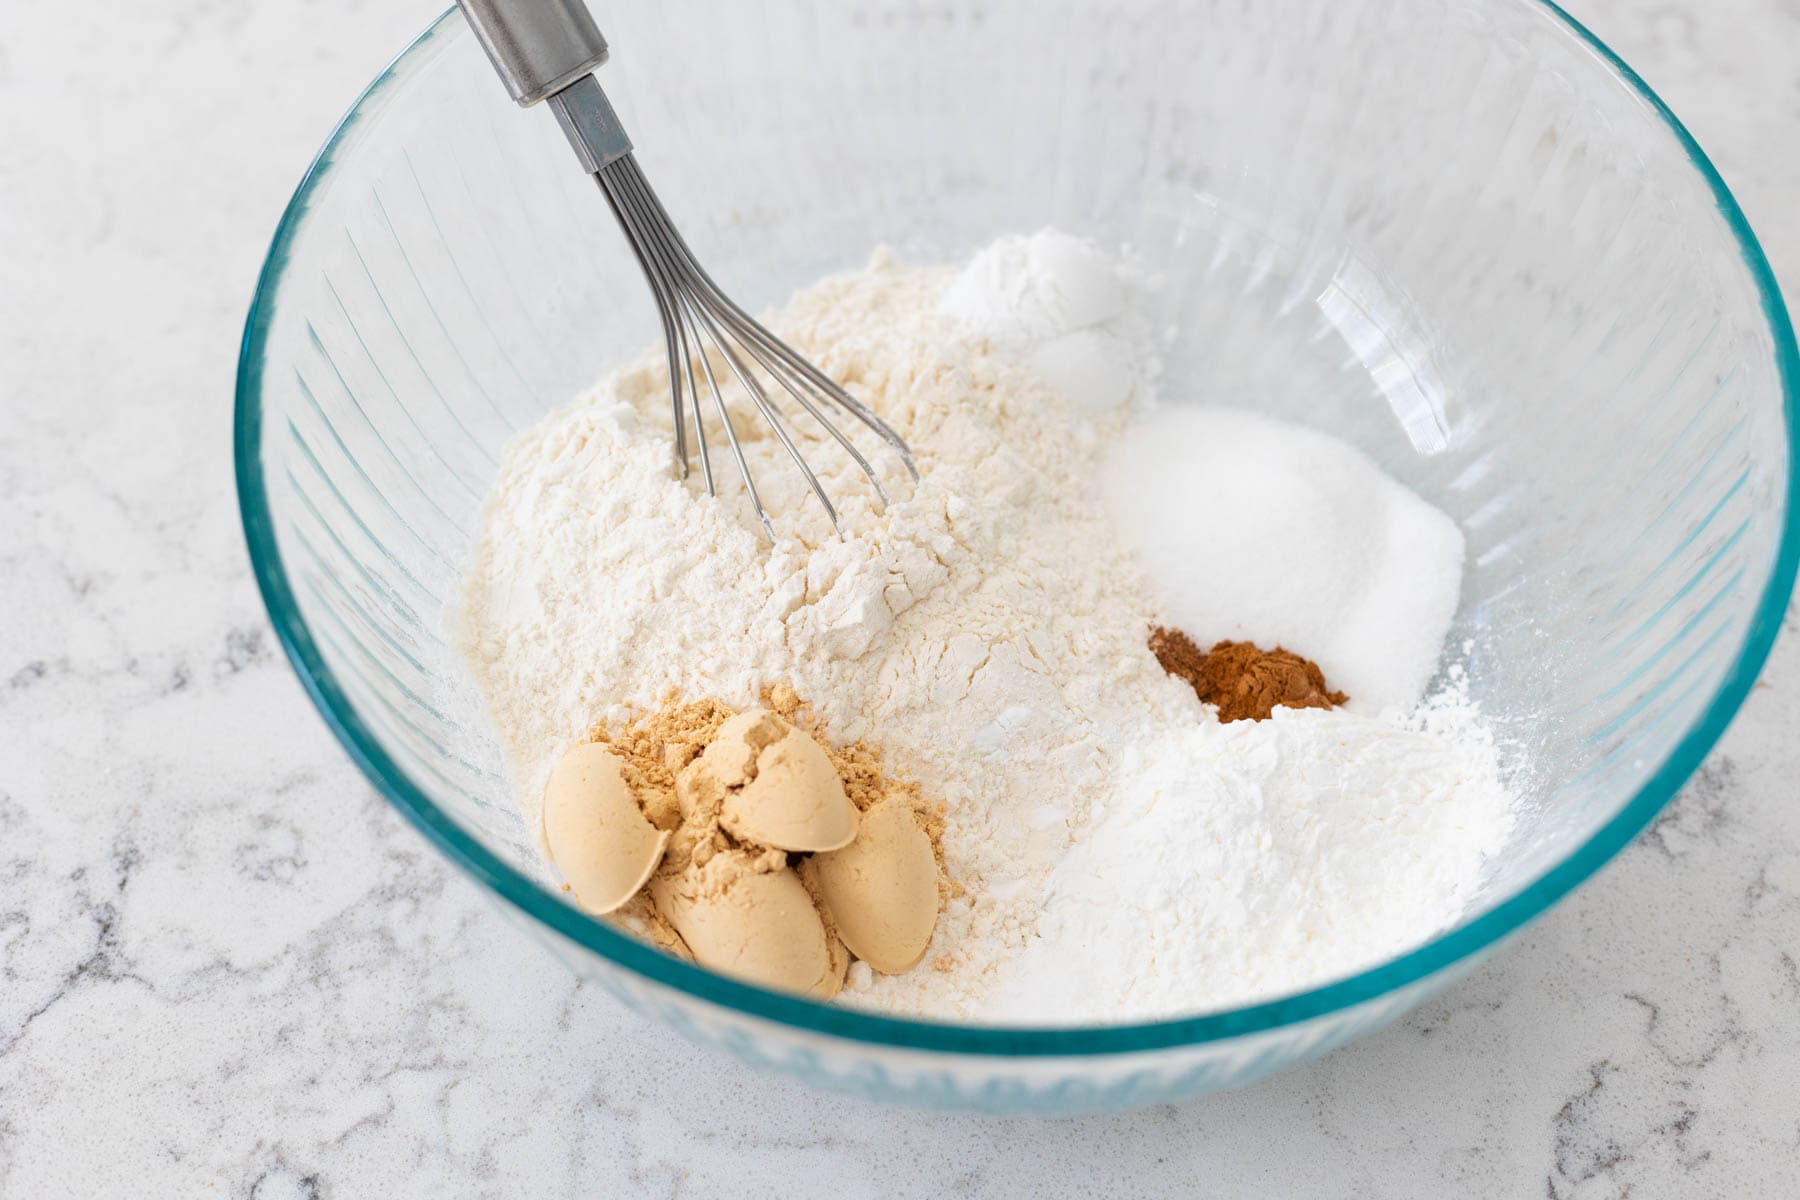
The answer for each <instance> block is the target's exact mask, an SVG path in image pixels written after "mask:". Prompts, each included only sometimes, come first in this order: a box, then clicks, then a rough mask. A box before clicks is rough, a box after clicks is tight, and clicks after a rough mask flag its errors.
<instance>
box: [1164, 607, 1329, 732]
mask: <svg viewBox="0 0 1800 1200" xmlns="http://www.w3.org/2000/svg"><path fill="white" fill-rule="evenodd" d="M1150 652H1151V653H1152V654H1154V655H1156V661H1157V662H1159V663H1161V664H1162V668H1163V670H1165V671H1167V672H1168V673H1169V674H1171V675H1173V676H1175V677H1176V678H1177V679H1181V680H1185V681H1186V682H1187V684H1188V685H1189V686H1190V687H1192V688H1193V689H1194V694H1195V695H1197V696H1199V697H1200V699H1201V700H1203V701H1205V702H1206V703H1208V704H1214V705H1217V706H1218V709H1219V720H1221V721H1263V720H1267V719H1268V717H1269V715H1270V714H1271V713H1272V712H1274V710H1275V706H1276V705H1281V706H1282V707H1284V708H1335V707H1336V706H1338V705H1340V704H1342V703H1344V702H1345V701H1346V700H1348V699H1350V697H1348V696H1346V695H1345V694H1344V693H1342V692H1334V691H1332V690H1331V689H1330V688H1328V687H1327V686H1326V685H1325V673H1324V672H1323V671H1321V670H1319V667H1318V664H1317V663H1314V662H1312V661H1311V660H1310V659H1305V658H1301V657H1300V656H1299V655H1298V654H1295V653H1293V652H1292V651H1289V650H1283V649H1282V648H1281V647H1280V646H1277V647H1275V649H1273V650H1260V649H1258V648H1257V647H1256V646H1255V645H1254V644H1253V643H1251V642H1219V643H1218V644H1217V645H1215V646H1214V647H1213V648H1212V649H1211V650H1210V651H1203V650H1201V649H1200V647H1199V646H1196V645H1195V644H1194V639H1192V638H1190V637H1189V636H1188V635H1187V634H1185V633H1183V632H1181V630H1179V629H1169V628H1167V627H1166V626H1161V625H1159V626H1157V627H1156V628H1155V629H1152V630H1151V631H1150Z"/></svg>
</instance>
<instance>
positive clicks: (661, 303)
mask: <svg viewBox="0 0 1800 1200" xmlns="http://www.w3.org/2000/svg"><path fill="white" fill-rule="evenodd" d="M457 3H458V5H459V6H460V7H461V8H462V11H463V15H464V16H465V17H467V18H468V21H469V24H470V25H471V26H472V27H473V28H474V30H475V36H476V38H477V39H478V40H479V41H480V42H481V45H482V47H483V48H484V49H485V50H486V51H487V54H488V58H489V59H490V60H491V61H492V62H493V64H494V69H495V70H496V71H498V72H499V73H500V78H501V80H502V81H503V82H504V83H505V84H506V88H507V91H509V92H510V93H511V94H512V98H513V99H514V100H516V101H517V102H518V103H519V104H520V105H521V106H527V107H528V106H530V105H533V104H536V103H537V102H538V101H540V100H547V101H549V103H550V108H551V110H552V111H553V112H555V114H556V119H557V122H558V123H559V124H561V126H562V128H563V132H564V133H566V134H567V135H568V138H569V142H570V144H571V145H573V146H574V147H575V154H576V156H577V157H578V158H580V159H581V165H582V166H583V167H584V168H586V170H587V172H588V174H590V175H592V176H593V177H594V179H595V180H596V181H597V182H598V183H599V185H600V190H601V192H603V193H604V194H605V196H606V201H607V203H608V204H609V205H611V207H612V211H613V216H615V217H616V218H618V221H619V227H620V228H621V229H623V230H624V231H625V237H626V239H627V240H628V241H629V242H630V243H631V249H632V252H633V253H634V254H636V256H637V260H638V265H639V266H640V267H642V268H643V271H644V278H645V279H646V280H648V281H649V284H650V290H651V292H652V293H653V294H654V295H655V297H656V307H657V309H658V311H659V312H660V314H661V316H662V326H663V339H664V341H665V343H666V346H667V350H668V357H669V394H670V400H671V402H672V404H673V407H674V419H675V464H676V470H677V471H678V472H679V473H680V474H681V477H682V478H684V479H685V478H687V477H688V475H689V472H690V458H691V455H690V451H689V446H688V432H687V431H688V413H689V411H690V409H691V412H692V420H693V431H694V441H695V443H696V444H697V446H698V449H699V452H700V470H701V474H702V475H703V477H704V478H705V481H706V491H707V494H708V495H716V494H717V493H716V489H715V487H714V481H713V466H712V457H711V453H710V450H709V447H708V443H707V428H706V419H705V416H704V414H703V412H702V404H701V398H700V387H699V385H700V384H701V383H702V382H704V384H705V386H706V390H707V392H708V393H709V394H710V395H711V397H712V402H713V405H714V407H715V408H716V409H717V411H718V419H719V423H720V424H721V425H722V426H724V430H725V438H726V440H727V441H728V442H729V444H730V446H731V454H732V457H733V458H734V459H735V460H736V462H737V468H738V474H739V475H741V476H742V477H743V480H744V489H745V491H746V492H747V493H748V495H749V498H750V503H751V506H752V507H753V508H755V510H756V516H757V519H758V520H760V521H761V522H762V526H763V530H764V532H766V533H767V534H768V536H769V539H770V540H771V541H773V540H774V538H775V531H774V527H773V526H772V525H771V524H770V521H769V514H768V512H767V511H766V510H765V509H764V508H763V503H762V499H761V498H760V497H759V496H758V495H757V491H756V481H755V480H754V479H753V478H752V477H751V474H750V465H749V463H748V462H747V461H746V460H745V458H744V450H743V447H742V446H741V445H739V443H738V435H737V431H736V430H735V429H734V428H733V427H732V423H731V416H730V413H729V411H728V409H727V405H726V403H725V394H724V391H723V390H722V389H721V388H720V379H719V375H720V374H721V373H722V372H720V371H717V370H715V367H714V364H713V355H712V354H709V353H708V352H707V351H708V346H709V345H710V346H711V347H712V349H713V350H715V351H716V352H717V357H718V359H719V360H720V361H721V362H722V363H723V364H724V371H725V372H728V373H729V377H730V378H734V379H736V380H737V382H738V385H739V386H740V387H741V388H743V390H744V392H745V393H746V394H747V395H748V396H749V397H750V400H751V402H752V403H753V404H754V405H755V407H756V410H757V411H758V412H759V413H761V414H762V417H763V419H764V420H766V421H767V422H768V423H769V426H770V428H771V429H773V430H774V432H775V436H776V437H777V438H779V439H780V441H781V444H782V446H783V447H784V448H785V449H786V450H787V453H788V455H789V457H791V458H792V459H793V460H794V465H795V466H797V467H798V468H799V469H800V472H801V473H802V474H803V475H804V476H805V477H806V482H807V483H808V485H810V486H811V488H812V492H813V495H815V496H817V497H818V500H819V503H820V504H822V505H824V507H825V512H826V514H827V515H828V516H830V518H831V524H832V527H833V528H834V529H836V530H838V532H839V533H840V534H841V533H842V532H843V528H842V525H841V524H840V522H839V518H838V511H837V508H836V506H835V505H833V504H832V502H831V498H830V497H829V496H827V495H826V494H825V488H824V485H823V484H821V483H820V482H819V477H818V475H817V474H815V473H814V471H813V469H812V468H811V467H810V466H808V465H807V462H806V458H805V456H804V455H802V454H801V453H800V449H799V447H798V446H796V445H795V444H794V439H793V438H792V437H791V436H790V435H789V432H788V429H787V425H786V423H785V421H784V420H783V418H782V415H781V412H780V410H779V409H778V408H777V407H776V405H775V402H774V401H773V400H772V399H771V396H770V391H769V389H768V388H767V387H766V386H765V384H764V383H763V381H762V379H760V378H759V377H758V371H757V368H760V369H761V372H762V374H763V375H766V376H767V378H769V379H771V380H773V381H774V383H775V384H776V385H777V386H778V387H779V388H780V389H781V390H782V391H784V392H786V393H787V394H788V396H790V397H791V398H792V399H793V400H794V401H795V402H796V403H798V404H799V405H800V407H801V408H803V409H804V410H805V411H806V412H807V413H808V414H809V415H810V416H812V418H813V419H814V420H816V421H818V422H819V424H821V425H823V426H824V427H825V429H826V431H827V432H829V433H830V435H831V437H832V440H834V441H835V442H837V444H838V445H839V446H841V447H843V449H844V451H845V452H846V453H847V454H849V455H850V457H851V458H852V459H853V460H854V461H855V462H856V465H857V466H859V467H861V468H862V470H863V473H864V474H865V475H867V476H868V477H869V481H870V483H872V484H873V485H874V487H875V494H876V495H877V496H878V497H879V498H880V500H881V502H882V503H883V504H884V505H885V504H886V503H887V490H886V489H885V488H883V487H882V485H881V479H880V476H879V475H878V474H877V473H876V471H875V468H874V467H873V466H871V465H870V463H869V460H868V459H867V458H865V457H864V456H863V454H862V452H861V451H860V450H858V449H857V448H856V446H855V444H854V443H852V442H851V440H850V438H849V437H848V436H847V435H846V434H845V433H844V431H843V430H842V429H840V428H838V426H837V425H835V424H834V423H833V422H832V420H831V417H830V415H829V411H830V410H831V409H832V408H833V407H834V406H835V407H836V408H838V409H842V410H843V411H844V412H847V413H849V414H850V415H851V416H853V417H855V418H856V419H857V420H858V421H860V422H862V424H864V425H866V426H867V427H868V428H869V429H871V430H873V431H874V432H875V433H877V434H879V435H880V436H881V438H882V439H883V440H884V441H886V442H887V443H888V445H890V446H892V447H893V448H894V449H895V450H896V451H898V452H899V455H900V458H901V461H902V462H904V463H905V464H906V469H907V470H908V471H909V472H910V473H911V475H912V477H913V479H914V480H917V479H918V477H919V471H918V468H917V467H916V466H915V465H914V463H913V458H912V452H911V451H910V450H908V449H907V446H906V443H905V441H903V440H902V439H901V437H900V435H899V434H897V433H895V432H894V431H893V429H892V428H890V427H889V426H888V424H887V423H886V422H885V421H883V420H882V419H881V418H880V417H878V416H876V415H875V414H874V413H872V412H870V411H869V409H868V407H867V406H866V405H864V404H863V403H862V402H860V401H859V400H857V399H856V398H855V397H853V396H851V395H850V394H849V393H848V392H846V391H845V390H844V389H843V388H841V387H839V386H838V385H837V384H836V383H834V382H833V381H832V380H831V378H830V377H829V376H827V375H826V374H825V373H824V372H823V371H821V370H819V369H818V368H817V367H815V366H814V365H813V364H812V363H810V362H808V361H807V360H806V359H805V358H803V357H801V356H800V355H799V354H798V353H797V352H796V351H795V350H794V349H793V348H792V347H791V346H789V345H788V344H787V343H786V342H783V341H782V340H781V339H780V338H778V337H776V336H775V335H774V334H772V333H770V332H769V331H768V330H767V329H766V328H764V327H763V325H762V324H761V323H760V322H758V321H757V320H756V319H755V318H753V317H751V316H750V315H749V314H748V313H746V312H745V311H744V310H743V309H741V308H739V307H738V306H737V304H735V303H734V302H733V301H732V300H731V298H730V297H729V296H727V295H726V294H725V293H724V291H723V290H722V289H721V288H720V287H719V285H718V284H716V283H714V282H713V280H712V277H711V276H710V275H708V274H707V273H706V271H705V269H704V268H702V267H701V266H700V263H699V261H698V260H697V259H696V258H695V257H694V253H693V251H692V250H690V249H689V248H688V244H687V242H686V241H685V240H684V239H683V238H682V236H681V234H680V232H678V231H677V230H676V228H675V224H674V222H673V221H671V220H670V219H669V214H668V212H667V210H665V209H664V208H663V206H662V202H661V201H660V200H658V199H657V198H656V193H655V192H654V191H653V190H652V189H651V187H650V184H649V181H647V180H646V179H645V178H644V173H643V171H642V170H641V169H639V167H638V164H637V159H636V158H635V157H634V156H633V154H632V146H631V139H630V138H629V137H627V136H626V134H625V130H624V128H623V127H622V126H621V125H620V124H619V118H618V116H617V115H616V114H615V113H614V112H613V108H612V104H611V103H609V102H608V101H607V99H606V93H605V92H603V91H601V90H600V82H599V81H598V80H597V79H595V78H594V76H593V71H594V70H595V68H597V67H599V66H600V65H601V64H602V63H604V62H605V61H606V57H607V48H606V39H605V38H604V37H602V36H601V35H600V30H599V29H598V27H596V26H595V24H594V19H593V17H592V16H591V15H589V13H588V11H587V8H586V6H585V5H584V4H583V3H582V0H457ZM696 364H697V365H698V374H697V375H696ZM752 364H754V366H753V365H752ZM690 402H691V403H690Z"/></svg>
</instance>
